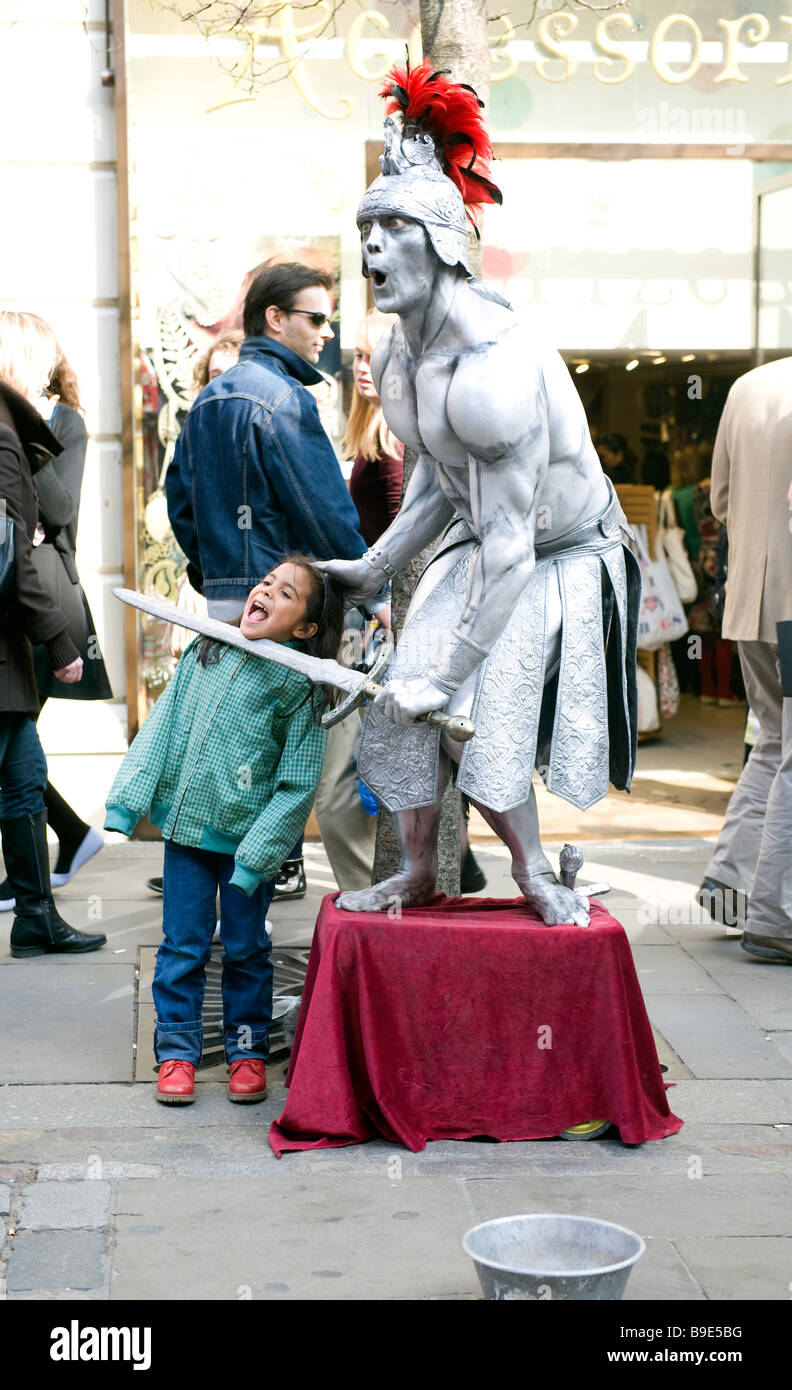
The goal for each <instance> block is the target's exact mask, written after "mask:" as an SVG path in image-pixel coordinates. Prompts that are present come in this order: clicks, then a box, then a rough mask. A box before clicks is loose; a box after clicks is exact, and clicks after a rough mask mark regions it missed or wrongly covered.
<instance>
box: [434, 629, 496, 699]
mask: <svg viewBox="0 0 792 1390" xmlns="http://www.w3.org/2000/svg"><path fill="white" fill-rule="evenodd" d="M488 655H489V653H488V652H486V651H485V650H484V648H483V647H480V646H479V645H478V643H477V642H472V641H471V640H470V638H469V637H463V635H462V633H461V632H460V631H459V628H456V627H455V628H454V629H453V631H452V633H451V641H450V643H449V645H448V646H447V647H446V648H445V649H444V650H443V651H441V652H440V653H439V655H438V656H437V657H436V659H435V661H434V663H433V665H432V666H430V667H429V670H428V672H427V676H428V679H429V680H430V681H431V682H432V685H436V686H437V688H438V690H442V691H444V692H445V694H446V695H453V693H454V691H455V690H458V689H459V687H460V686H461V685H462V684H463V683H464V682H465V681H466V680H467V678H468V676H469V675H470V674H471V672H473V671H475V669H476V667H477V666H478V665H480V663H481V662H482V661H483V660H484V657H485V656H488Z"/></svg>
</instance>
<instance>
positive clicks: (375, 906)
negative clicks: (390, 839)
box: [336, 753, 449, 912]
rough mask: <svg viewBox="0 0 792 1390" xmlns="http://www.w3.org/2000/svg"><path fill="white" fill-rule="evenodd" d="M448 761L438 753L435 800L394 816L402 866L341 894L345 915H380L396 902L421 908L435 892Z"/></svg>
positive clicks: (340, 898) (339, 898)
mask: <svg viewBox="0 0 792 1390" xmlns="http://www.w3.org/2000/svg"><path fill="white" fill-rule="evenodd" d="M448 777H449V765H448V759H447V758H446V757H445V756H444V755H443V754H442V753H441V754H440V765H439V770H438V788H437V793H438V794H437V801H436V802H435V803H434V804H433V805H432V806H419V807H417V808H416V809H414V810H411V811H397V812H396V813H395V814H394V817H393V823H394V826H395V827H396V834H397V835H398V837H399V844H400V846H401V855H402V858H401V866H400V868H399V872H398V873H397V874H393V876H392V877H391V878H386V879H384V880H383V881H382V883H375V884H374V886H373V888H363V889H360V890H359V891H358V892H355V893H342V894H341V895H340V896H339V897H338V898H336V906H337V907H342V908H345V909H346V910H347V912H379V911H380V910H381V909H382V908H386V907H391V906H393V904H394V903H395V902H397V903H398V904H399V906H400V907H420V906H421V904H422V903H426V902H428V901H429V899H430V898H433V897H434V895H435V892H436V891H437V832H438V829H439V827H440V806H441V803H442V800H443V793H444V792H445V789H446V787H447V785H448Z"/></svg>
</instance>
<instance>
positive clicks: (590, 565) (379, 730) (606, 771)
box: [359, 521, 640, 811]
mask: <svg viewBox="0 0 792 1390" xmlns="http://www.w3.org/2000/svg"><path fill="white" fill-rule="evenodd" d="M607 529H608V534H599V535H597V536H594V537H592V536H591V535H590V534H589V535H587V536H586V538H585V542H584V543H583V544H578V545H575V546H574V547H571V548H569V549H563V550H557V551H556V552H555V553H553V554H551V555H548V556H545V557H542V558H538V559H537V563H536V569H535V570H534V572H533V574H532V576H531V578H530V580H529V582H528V584H527V585H526V587H525V589H524V590H523V593H522V595H521V596H520V599H519V601H518V603H517V605H516V607H515V609H514V611H513V613H512V615H511V617H510V619H509V622H508V624H507V626H506V628H505V629H504V631H503V632H502V633H501V635H500V637H499V638H498V640H497V641H496V643H495V645H494V646H493V648H492V650H491V652H490V654H489V656H488V657H486V658H485V660H484V661H483V662H482V663H481V665H480V666H479V668H478V670H477V671H476V672H475V673H474V676H473V677H471V680H470V682H469V683H468V684H469V689H468V690H467V691H466V690H464V689H463V690H461V691H459V692H458V693H457V696H456V697H452V698H451V699H450V700H449V702H448V706H447V708H448V710H449V712H453V713H457V712H463V711H464V712H465V713H468V712H469V713H470V714H471V716H472V718H473V720H474V722H475V725H476V735H475V737H474V738H473V739H472V740H471V741H470V742H469V743H467V744H465V746H464V751H463V753H462V756H461V759H460V762H459V770H458V774H457V786H458V787H459V789H460V791H462V792H464V793H465V794H466V795H467V796H469V797H470V799H471V801H475V802H478V803H480V804H481V805H483V806H488V807H490V808H491V809H492V810H494V811H507V810H510V809H511V808H512V807H514V806H519V805H522V803H523V802H524V801H527V800H528V797H529V794H530V788H531V781H532V777H533V772H534V769H535V768H537V769H538V770H539V772H540V775H541V776H542V777H543V779H544V781H545V784H546V786H547V788H548V790H549V791H552V792H555V793H556V795H557V796H561V797H563V798H564V799H565V800H567V801H570V802H572V804H573V805H574V806H578V807H580V808H581V809H586V808H587V807H588V806H592V805H593V804H594V803H595V802H596V801H599V800H600V798H601V797H603V796H604V795H605V793H606V792H607V790H608V783H609V781H612V782H613V784H614V786H616V787H618V788H621V789H626V788H629V785H630V781H631V778H632V773H633V770H634V767H635V749H636V729H637V713H636V711H637V699H636V678H635V649H636V642H635V639H636V627H637V611H638V606H639V604H640V576H639V572H638V566H637V565H636V563H635V559H634V557H633V555H632V554H631V552H630V551H629V550H628V549H627V547H626V546H625V545H624V543H623V541H622V535H621V532H620V530H619V529H618V527H615V528H613V529H611V528H610V527H609V528H607ZM604 530H605V528H604V527H603V528H602V531H604ZM477 549H478V542H477V541H476V540H475V539H474V538H471V532H470V530H469V528H468V527H467V526H466V524H465V523H464V522H460V521H457V522H456V523H453V524H452V526H451V527H450V528H449V531H448V532H447V533H446V537H445V538H444V542H443V544H442V545H441V547H440V550H439V551H438V553H437V555H436V556H434V557H433V559H432V560H431V561H430V563H429V565H428V566H427V568H426V570H425V571H424V573H423V575H422V576H421V579H420V581H419V583H418V586H417V587H416V591H415V595H414V597H413V600H412V603H411V605H410V610H409V612H408V614H407V618H406V620H405V625H404V631H403V633H402V636H401V638H400V641H399V644H398V647H397V649H396V652H395V655H394V658H393V661H392V662H391V665H390V667H389V668H388V671H387V673H386V677H385V679H386V680H392V679H397V678H398V679H410V678H411V677H415V676H419V675H422V674H423V673H425V671H426V669H427V667H428V666H429V665H430V663H431V662H432V660H433V658H434V657H435V656H436V655H437V653H438V652H439V651H440V649H441V647H442V646H443V644H444V642H445V640H446V638H447V636H448V633H449V632H450V631H451V629H452V628H453V627H454V626H455V624H456V623H457V622H458V621H459V618H460V615H461V613H462V610H463V608H464V606H465V599H466V594H467V587H468V575H469V571H470V566H471V564H472V562H473V559H474V556H475V554H476V552H477ZM439 756H440V733H439V732H438V730H436V729H432V728H430V727H429V726H428V725H426V724H419V725H414V726H410V727H404V726H402V725H400V724H396V723H395V722H394V721H393V720H391V719H388V718H386V717H385V716H384V715H383V714H382V713H381V712H380V710H378V709H377V708H376V707H375V706H373V705H370V706H369V708H368V712H367V715H366V723H365V727H364V730H363V738H362V743H361V750H360V762H359V768H360V776H361V778H362V780H363V781H364V782H365V783H366V785H367V786H369V787H370V788H371V789H372V791H374V792H375V793H376V794H377V796H378V797H379V798H380V800H381V801H382V803H383V805H384V806H386V807H387V808H388V809H389V810H390V811H402V810H409V809H411V808H416V807H419V806H427V805H431V804H432V803H433V802H435V801H436V800H437V791H438V762H439Z"/></svg>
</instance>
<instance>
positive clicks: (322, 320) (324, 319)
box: [283, 309, 330, 328]
mask: <svg viewBox="0 0 792 1390" xmlns="http://www.w3.org/2000/svg"><path fill="white" fill-rule="evenodd" d="M283 312H284V314H305V317H306V318H309V319H310V320H311V323H312V324H313V326H314V328H324V325H325V324H326V323H329V322H330V318H329V316H328V315H327V314H323V313H322V312H321V311H320V310H319V309H316V310H314V309H284V311H283Z"/></svg>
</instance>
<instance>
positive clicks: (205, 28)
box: [149, 0, 628, 110]
mask: <svg viewBox="0 0 792 1390" xmlns="http://www.w3.org/2000/svg"><path fill="white" fill-rule="evenodd" d="M149 3H150V4H151V5H152V7H153V8H154V9H156V10H160V11H163V10H164V11H167V12H168V13H170V14H174V15H176V17H177V18H178V19H180V20H182V22H184V23H192V24H194V25H195V26H196V27H197V28H198V29H199V30H200V33H201V34H202V35H203V37H204V38H206V39H207V40H209V39H212V38H217V37H225V38H234V39H237V40H238V41H239V43H240V45H241V46H242V50H241V53H240V56H239V57H238V58H235V59H233V60H232V61H231V62H227V61H225V60H224V59H223V58H221V57H219V56H216V59H215V60H216V62H217V64H218V66H219V67H220V69H221V70H222V71H223V72H225V73H226V74H227V75H228V76H229V77H230V78H231V79H232V81H233V83H234V86H235V88H237V89H238V91H239V92H241V93H242V95H240V96H235V97H231V98H229V100H228V101H227V102H221V103H220V106H226V105H232V104H233V103H235V102H238V101H249V100H252V99H253V97H255V95H256V94H257V93H258V92H260V91H262V90H263V88H265V87H269V86H272V85H274V84H275V83H278V82H284V81H286V80H287V79H288V78H289V77H291V76H292V74H293V72H294V70H295V68H296V67H297V66H298V65H299V63H301V62H302V61H303V59H304V58H308V57H310V47H306V48H304V49H303V51H301V52H300V53H299V54H298V56H297V57H295V58H287V57H283V56H281V57H279V58H269V59H267V60H264V59H261V58H260V57H257V50H258V49H259V48H261V47H263V46H264V45H266V44H267V30H268V29H269V27H270V26H271V25H273V24H274V23H275V24H276V23H277V20H278V19H279V17H280V16H281V15H282V13H283V11H284V10H285V9H287V8H288V9H291V10H293V11H297V12H299V13H303V14H307V13H308V12H310V11H313V12H314V13H315V14H316V15H317V21H316V24H315V26H311V27H310V34H301V33H300V31H299V30H298V33H297V38H298V42H300V44H301V45H303V44H305V45H310V44H311V43H316V44H319V43H321V42H322V41H323V40H326V39H328V38H337V37H338V36H339V26H338V16H339V13H340V12H341V11H342V10H343V9H345V8H347V7H349V8H352V9H355V10H357V11H359V12H363V11H364V10H366V9H367V8H368V3H366V0H203V2H202V3H199V4H196V3H195V0H192V3H189V0H149ZM538 4H539V0H531V10H530V14H529V15H528V17H527V19H524V20H520V21H518V22H517V23H515V22H514V20H513V19H512V18H511V15H510V13H509V11H508V10H505V9H504V10H498V11H496V12H495V13H494V14H491V15H489V16H488V19H487V23H488V24H494V23H497V22H501V23H503V24H504V32H503V34H499V35H498V36H497V38H496V39H495V40H494V41H493V42H492V43H491V45H490V51H491V52H502V51H503V50H504V49H505V48H506V47H507V46H508V44H509V43H510V42H511V41H512V39H513V38H514V35H515V34H516V33H517V31H518V30H520V29H522V30H525V29H530V27H531V25H532V24H534V23H535V21H536V16H537V9H538ZM579 9H583V10H589V11H591V12H592V13H594V14H607V13H610V12H612V11H614V10H627V9H628V0H610V3H609V4H604V5H596V4H593V3H591V0H559V3H558V4H557V5H555V6H554V8H553V9H551V10H548V11H547V13H548V14H559V13H561V11H564V10H565V11H572V12H573V13H574V11H575V10H579ZM322 11H325V12H326V13H325V17H324V19H321V20H320V19H319V18H318V16H319V15H320V14H321V12H322ZM276 41H277V40H276V39H275V38H273V39H272V40H271V42H272V43H275V42H276ZM212 109H213V110H216V109H219V108H218V107H214V108H212Z"/></svg>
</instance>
